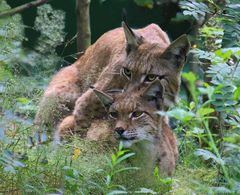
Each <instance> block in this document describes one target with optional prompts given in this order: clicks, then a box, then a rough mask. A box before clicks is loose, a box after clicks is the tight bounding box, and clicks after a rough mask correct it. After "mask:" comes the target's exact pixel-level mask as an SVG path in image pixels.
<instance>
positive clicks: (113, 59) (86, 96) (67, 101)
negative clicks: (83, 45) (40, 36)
mask: <svg viewBox="0 0 240 195" xmlns="http://www.w3.org/2000/svg"><path fill="white" fill-rule="evenodd" d="M189 46H190V45H189V42H188V39H187V37H186V35H183V36H181V37H180V38H178V39H177V40H175V41H174V42H173V43H172V44H170V41H169V38H168V36H167V34H166V33H165V32H163V31H162V29H161V28H160V27H158V26H157V25H155V24H150V25H148V26H146V27H145V28H142V29H138V30H132V29H130V28H129V27H128V25H127V24H126V23H125V22H123V23H122V28H117V29H114V30H111V31H109V32H107V33H105V34H104V35H102V36H101V37H100V38H99V39H98V40H97V41H96V43H95V44H93V45H92V46H90V47H89V48H88V49H87V50H86V52H85V53H84V54H83V55H82V56H81V57H80V58H79V59H78V60H77V61H76V62H75V63H74V64H72V65H71V66H68V67H66V68H63V69H62V70H60V71H59V72H58V73H57V74H56V75H55V76H54V77H53V79H52V81H51V82H50V84H49V86H48V88H47V89H46V91H45V93H44V95H43V98H42V101H41V102H40V106H39V110H38V112H37V114H36V117H35V124H36V125H37V126H40V127H42V126H48V125H50V126H51V127H54V128H57V126H58V128H59V131H60V132H61V131H63V132H64V131H65V129H66V128H68V129H75V130H77V129H78V128H80V127H88V126H89V125H90V124H91V122H92V119H95V118H101V117H102V116H103V115H104V114H105V111H104V109H103V107H102V105H101V104H99V102H98V101H97V99H96V96H95V95H94V93H93V91H92V89H89V86H90V85H94V87H95V88H96V89H98V90H102V91H108V90H113V91H114V90H115V89H124V88H125V89H126V88H128V87H133V86H140V85H141V84H143V83H145V84H149V83H151V82H153V81H154V80H156V79H160V80H161V83H162V85H163V86H164V87H165V94H164V96H165V98H164V106H165V107H166V108H167V107H168V106H169V105H170V104H171V103H173V102H175V100H176V96H177V93H178V90H179V85H180V72H181V69H182V67H183V63H184V61H185V58H186V55H187V52H188V50H189ZM65 117H66V118H65ZM64 118H65V119H64ZM63 119H64V120H63ZM62 120H63V121H62ZM61 121H62V123H60V122H61Z"/></svg>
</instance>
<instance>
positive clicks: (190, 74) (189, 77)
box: [182, 72, 197, 83]
mask: <svg viewBox="0 0 240 195" xmlns="http://www.w3.org/2000/svg"><path fill="white" fill-rule="evenodd" d="M182 77H183V78H184V79H186V80H187V81H189V82H191V83H194V82H195V81H196V80H197V77H196V75H195V74H194V73H193V72H185V73H182Z"/></svg>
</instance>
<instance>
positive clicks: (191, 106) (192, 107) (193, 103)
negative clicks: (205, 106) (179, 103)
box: [189, 102, 196, 110]
mask: <svg viewBox="0 0 240 195" xmlns="http://www.w3.org/2000/svg"><path fill="white" fill-rule="evenodd" d="M195 106H196V104H195V102H190V104H189V108H190V110H193V109H194V108H195Z"/></svg>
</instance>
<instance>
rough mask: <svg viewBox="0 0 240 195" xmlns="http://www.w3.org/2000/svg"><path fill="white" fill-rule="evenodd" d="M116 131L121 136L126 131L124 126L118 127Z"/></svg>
mask: <svg viewBox="0 0 240 195" xmlns="http://www.w3.org/2000/svg"><path fill="white" fill-rule="evenodd" d="M115 131H116V132H117V134H118V135H120V136H121V135H122V134H123V133H124V131H125V130H124V129H123V128H122V127H117V128H116V129H115Z"/></svg>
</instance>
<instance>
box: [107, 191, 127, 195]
mask: <svg viewBox="0 0 240 195" xmlns="http://www.w3.org/2000/svg"><path fill="white" fill-rule="evenodd" d="M114 194H127V192H126V191H124V190H113V191H111V192H108V193H107V195H114Z"/></svg>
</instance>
